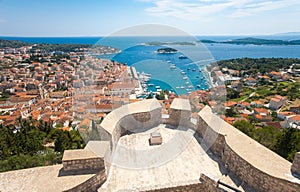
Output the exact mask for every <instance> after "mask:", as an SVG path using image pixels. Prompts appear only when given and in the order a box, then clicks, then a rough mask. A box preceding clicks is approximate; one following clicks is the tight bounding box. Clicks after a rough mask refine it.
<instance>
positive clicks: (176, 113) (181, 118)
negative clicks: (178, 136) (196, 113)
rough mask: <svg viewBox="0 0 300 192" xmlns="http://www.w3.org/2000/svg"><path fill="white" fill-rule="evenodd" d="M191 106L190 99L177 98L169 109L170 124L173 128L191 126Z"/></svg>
mask: <svg viewBox="0 0 300 192" xmlns="http://www.w3.org/2000/svg"><path fill="white" fill-rule="evenodd" d="M191 115H192V111H191V104H190V101H189V100H188V99H179V98H175V99H174V100H173V102H172V104H171V106H170V109H169V120H168V123H169V124H170V125H173V126H179V125H182V126H190V125H191Z"/></svg>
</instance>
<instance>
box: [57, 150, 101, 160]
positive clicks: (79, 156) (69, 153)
mask: <svg viewBox="0 0 300 192" xmlns="http://www.w3.org/2000/svg"><path fill="white" fill-rule="evenodd" d="M94 158H98V156H97V155H96V154H95V153H93V152H91V151H89V150H84V149H74V150H65V152H64V156H63V159H62V161H63V162H64V161H73V160H83V159H94Z"/></svg>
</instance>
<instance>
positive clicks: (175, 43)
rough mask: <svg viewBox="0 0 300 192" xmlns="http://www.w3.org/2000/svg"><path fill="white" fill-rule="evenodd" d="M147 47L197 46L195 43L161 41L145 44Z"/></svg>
mask: <svg viewBox="0 0 300 192" xmlns="http://www.w3.org/2000/svg"><path fill="white" fill-rule="evenodd" d="M145 45H149V46H158V45H196V44H195V43H193V42H159V41H154V42H148V43H145Z"/></svg>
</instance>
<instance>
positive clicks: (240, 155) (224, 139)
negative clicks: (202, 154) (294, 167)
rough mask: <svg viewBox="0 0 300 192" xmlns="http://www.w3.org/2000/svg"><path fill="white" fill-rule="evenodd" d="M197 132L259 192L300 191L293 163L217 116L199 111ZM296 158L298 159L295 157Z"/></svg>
mask: <svg viewBox="0 0 300 192" xmlns="http://www.w3.org/2000/svg"><path fill="white" fill-rule="evenodd" d="M198 115H199V116H198V126H197V133H198V134H199V136H201V137H202V138H203V141H204V142H205V143H206V145H207V146H208V148H210V149H211V151H212V152H213V153H214V154H216V155H217V156H218V157H219V158H220V159H221V160H222V162H223V163H224V164H225V167H227V168H228V169H229V170H230V171H231V172H232V173H234V174H235V175H236V176H238V177H239V178H240V179H241V180H242V181H244V182H245V183H246V184H248V185H249V186H251V187H253V188H254V189H255V190H257V191H275V192H277V191H278V192H281V191H287V192H296V191H300V180H299V179H298V178H296V177H294V176H293V175H292V174H291V171H290V167H291V163H290V162H288V161H287V160H285V159H283V158H282V157H280V156H278V155H277V154H275V153H274V152H272V151H270V150H269V149H267V148H265V147H264V146H262V145H260V144H259V143H257V142H256V141H254V140H253V139H251V138H249V137H248V136H246V135H245V134H243V133H241V132H240V131H239V130H237V129H236V128H234V127H232V126H231V125H229V124H227V123H226V122H224V121H223V120H221V119H220V118H219V117H217V116H216V115H214V114H213V113H212V112H211V110H210V108H209V107H205V108H204V109H203V110H202V111H200V112H199V114H198ZM296 161H297V160H296Z"/></svg>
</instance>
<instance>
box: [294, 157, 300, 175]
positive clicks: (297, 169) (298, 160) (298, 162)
mask: <svg viewBox="0 0 300 192" xmlns="http://www.w3.org/2000/svg"><path fill="white" fill-rule="evenodd" d="M292 172H293V173H295V174H297V175H298V176H300V152H298V153H296V155H295V157H294V161H293V165H292Z"/></svg>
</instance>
